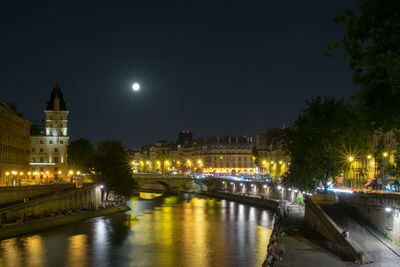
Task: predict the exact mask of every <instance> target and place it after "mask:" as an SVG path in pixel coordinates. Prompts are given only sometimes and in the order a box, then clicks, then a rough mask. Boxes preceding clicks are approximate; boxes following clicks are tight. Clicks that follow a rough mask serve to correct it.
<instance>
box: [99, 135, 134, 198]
mask: <svg viewBox="0 0 400 267" xmlns="http://www.w3.org/2000/svg"><path fill="white" fill-rule="evenodd" d="M92 164H93V172H92V174H91V177H92V179H93V180H94V181H95V182H97V183H101V184H103V186H104V190H105V192H106V193H107V196H106V199H108V194H109V193H110V191H113V192H115V193H116V194H120V195H123V196H127V197H128V196H130V195H131V194H132V190H133V189H134V188H135V186H136V182H135V180H134V179H133V173H132V169H131V166H130V162H129V155H128V151H127V150H126V149H125V147H124V146H123V144H122V143H121V142H120V141H115V140H106V141H100V142H99V144H98V146H97V152H96V153H95V155H94V157H93V161H92Z"/></svg>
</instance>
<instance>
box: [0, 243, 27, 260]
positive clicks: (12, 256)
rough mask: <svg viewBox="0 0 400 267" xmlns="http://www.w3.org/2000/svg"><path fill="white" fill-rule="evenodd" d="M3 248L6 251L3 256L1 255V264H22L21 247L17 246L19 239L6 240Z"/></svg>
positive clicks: (2, 244)
mask: <svg viewBox="0 0 400 267" xmlns="http://www.w3.org/2000/svg"><path fill="white" fill-rule="evenodd" d="M1 250H2V251H4V253H3V255H2V257H0V263H1V264H0V265H1V266H7V264H8V263H11V262H12V263H13V265H14V266H22V264H21V263H22V262H21V259H22V258H21V257H20V255H19V254H20V249H19V248H18V246H17V239H16V238H11V239H7V240H4V241H3V242H2V243H1Z"/></svg>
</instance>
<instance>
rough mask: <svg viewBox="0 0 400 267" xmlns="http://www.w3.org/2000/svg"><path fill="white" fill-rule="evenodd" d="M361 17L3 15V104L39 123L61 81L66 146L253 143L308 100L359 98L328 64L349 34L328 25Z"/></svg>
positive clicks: (66, 11) (289, 12)
mask: <svg viewBox="0 0 400 267" xmlns="http://www.w3.org/2000/svg"><path fill="white" fill-rule="evenodd" d="M356 5H357V3H356V2H354V3H349V2H348V1H344V0H342V1H335V2H332V3H325V2H320V1H308V2H307V3H299V2H296V1H291V3H286V2H285V3H258V4H250V3H243V2H239V1H236V2H231V3H229V4H222V3H213V4H212V5H211V4H207V3H203V4H202V5H199V6H197V7H196V8H189V7H186V6H183V5H178V4H165V3H163V4H161V2H160V4H156V5H151V4H148V3H140V4H137V3H127V4H120V5H112V6H110V5H108V2H105V1H104V2H101V1H100V2H97V3H96V5H95V6H93V5H87V6H84V5H80V6H79V7H75V6H72V5H70V6H68V5H63V4H61V3H58V2H57V3H47V4H43V5H39V4H27V5H25V6H21V5H18V4H15V3H7V4H5V6H4V7H3V12H4V14H3V15H2V16H1V19H0V20H1V21H2V25H3V26H2V27H3V33H4V34H3V40H4V42H2V43H1V44H0V56H1V57H2V63H3V64H2V65H1V66H0V73H1V79H2V86H1V90H0V91H1V95H0V101H4V102H15V103H17V104H18V107H19V110H21V111H22V112H23V113H24V117H25V118H26V119H28V120H30V121H31V122H32V123H33V124H37V123H40V122H41V120H42V119H44V113H43V110H44V107H45V103H47V102H48V100H49V99H48V96H49V92H51V90H52V88H53V86H54V83H55V80H59V83H60V88H61V90H62V91H63V93H64V98H65V100H66V101H67V102H68V104H69V107H68V108H69V110H70V115H69V129H70V135H71V140H74V139H77V138H79V137H83V138H88V139H90V140H91V141H92V142H93V143H94V144H97V142H98V141H99V140H103V139H117V140H121V141H123V142H124V144H126V145H127V146H128V147H132V146H136V147H139V146H142V145H148V144H153V143H154V142H155V141H156V140H159V139H166V140H169V141H175V140H176V139H177V133H178V132H179V131H180V130H182V129H187V130H190V131H192V132H193V134H194V136H195V137H203V136H224V135H233V136H242V135H249V136H253V137H255V136H256V134H257V133H258V132H260V131H261V130H263V129H266V128H272V127H276V128H282V126H284V125H285V126H288V125H290V122H292V121H294V120H295V119H296V117H297V115H298V113H299V112H300V110H301V108H303V107H304V106H305V100H306V99H310V98H313V97H316V96H318V95H322V96H335V97H349V96H351V95H353V94H354V93H355V92H356V91H357V90H358V89H357V87H356V86H354V85H353V84H352V77H351V76H352V75H351V71H350V70H349V69H348V62H346V61H344V60H343V59H342V58H341V57H340V55H335V57H334V58H332V59H327V58H325V57H324V53H325V45H326V44H328V43H332V42H334V41H336V40H338V39H340V38H341V36H342V35H343V32H344V28H343V27H342V26H338V25H335V24H334V23H333V22H332V19H333V18H334V17H335V16H338V15H340V14H341V13H342V12H343V11H344V10H345V9H346V8H350V9H355V8H356ZM133 82H138V83H140V86H141V88H140V90H139V91H138V92H133V91H132V83H133Z"/></svg>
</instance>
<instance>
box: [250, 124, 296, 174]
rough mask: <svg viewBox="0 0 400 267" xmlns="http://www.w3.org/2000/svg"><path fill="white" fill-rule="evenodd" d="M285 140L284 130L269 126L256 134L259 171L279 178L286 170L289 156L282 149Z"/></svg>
mask: <svg viewBox="0 0 400 267" xmlns="http://www.w3.org/2000/svg"><path fill="white" fill-rule="evenodd" d="M285 142H286V135H285V133H284V130H282V129H278V128H271V129H268V130H265V131H262V132H260V133H259V134H258V135H257V136H256V148H257V153H258V157H259V165H260V168H261V172H264V173H266V174H268V175H269V176H270V177H275V178H280V177H282V175H283V174H284V173H285V172H286V171H287V169H288V166H289V160H290V158H289V156H288V155H286V154H285V152H284V151H283V147H284V144H285Z"/></svg>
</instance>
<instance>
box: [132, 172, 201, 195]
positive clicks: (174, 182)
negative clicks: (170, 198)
mask: <svg viewBox="0 0 400 267" xmlns="http://www.w3.org/2000/svg"><path fill="white" fill-rule="evenodd" d="M134 179H135V180H136V181H137V183H138V187H139V191H142V190H146V187H147V186H151V185H154V184H156V185H157V184H158V185H161V186H162V187H163V189H164V190H165V191H166V192H168V193H176V192H177V191H179V190H184V189H185V186H186V187H190V185H191V184H193V183H199V181H198V180H197V179H194V178H192V177H190V176H185V175H156V174H153V175H151V174H149V175H135V176H134Z"/></svg>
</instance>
